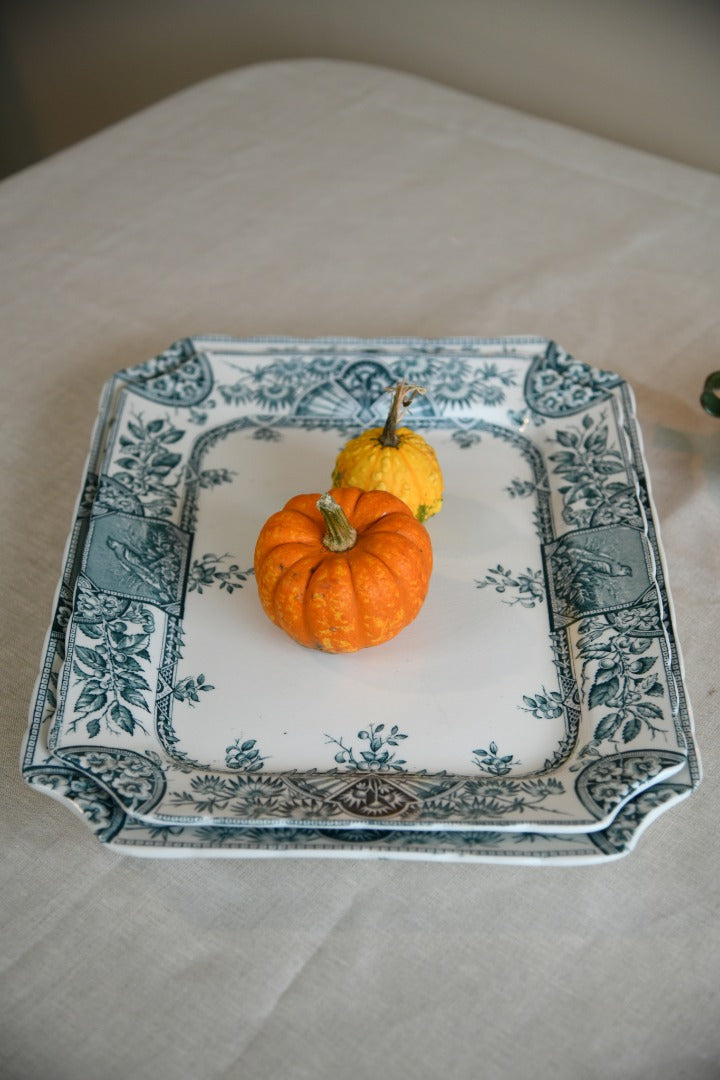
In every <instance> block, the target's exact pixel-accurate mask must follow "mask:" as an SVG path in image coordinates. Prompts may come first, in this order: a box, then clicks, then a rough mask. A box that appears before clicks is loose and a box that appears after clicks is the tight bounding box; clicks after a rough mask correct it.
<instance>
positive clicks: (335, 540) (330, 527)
mask: <svg viewBox="0 0 720 1080" xmlns="http://www.w3.org/2000/svg"><path fill="white" fill-rule="evenodd" d="M317 508H318V510H319V511H320V513H321V514H322V516H323V517H324V518H325V525H326V528H327V532H326V533H325V535H324V536H323V544H324V545H325V547H326V548H327V549H328V550H329V551H349V550H350V548H351V547H353V546H354V544H355V541H356V540H357V530H356V529H354V528H353V527H352V525H351V524H350V522H349V521H348V519H347V516H346V514H345V511H344V510H343V508H342V506H340V504H339V503H336V502H335V500H334V499H333V497H332V495H331V494H330V492H326V493H325V495H321V496H320V498H319V499H318V501H317Z"/></svg>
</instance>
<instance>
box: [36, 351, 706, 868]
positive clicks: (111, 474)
mask: <svg viewBox="0 0 720 1080" xmlns="http://www.w3.org/2000/svg"><path fill="white" fill-rule="evenodd" d="M401 376H402V377H405V378H406V379H409V380H411V381H413V382H416V383H421V384H422V385H423V386H425V387H426V389H427V394H426V395H425V396H424V397H423V398H420V399H417V400H416V402H415V403H414V405H413V409H412V411H411V414H410V416H409V417H408V418H407V419H408V422H409V423H410V424H411V425H412V426H414V427H416V428H417V429H418V430H420V431H422V432H423V433H424V434H425V435H426V437H427V438H428V439H429V441H431V442H432V444H433V445H434V447H435V449H436V451H437V454H438V458H439V460H440V464H441V466H442V469H443V474H444V478H445V503H444V507H443V509H442V511H441V513H440V514H438V515H437V516H436V517H434V518H432V519H431V520H430V521H429V522H428V523H427V527H428V529H429V532H430V534H431V537H432V542H433V547H434V552H435V569H434V572H433V577H432V581H431V587H430V591H429V594H428V598H427V600H426V603H425V606H424V607H423V609H422V611H421V613H420V615H419V616H418V618H417V619H416V620H415V622H414V623H412V624H411V625H410V626H409V627H407V628H406V629H405V630H404V631H403V632H402V633H401V634H400V635H399V636H398V637H397V638H395V639H393V640H392V641H390V642H388V643H386V644H385V645H382V646H380V647H377V648H374V649H369V650H363V651H361V652H359V653H354V654H351V655H348V656H332V655H328V654H324V653H319V652H315V651H312V650H306V649H303V648H301V647H300V646H298V645H296V644H295V643H294V642H292V641H291V640H290V639H289V638H287V637H286V636H285V635H284V634H283V633H282V631H280V630H278V628H277V627H275V626H274V625H273V624H272V623H270V622H269V620H268V619H267V618H266V616H265V615H264V613H263V612H262V610H261V608H260V605H259V601H258V598H257V592H256V589H255V584H254V581H253V577H252V559H253V550H254V545H255V540H256V538H257V534H258V532H259V530H260V527H261V526H262V524H263V522H264V521H265V520H266V519H267V517H269V516H270V514H271V513H273V512H274V511H275V510H277V509H279V508H280V507H281V506H282V505H283V504H284V503H285V502H286V501H287V499H288V498H290V497H291V496H292V495H294V494H297V493H299V492H310V491H317V492H320V491H323V490H325V489H326V488H327V487H329V486H330V474H331V471H332V466H333V463H334V460H335V457H336V455H337V452H338V450H339V449H340V448H341V446H342V445H343V444H344V442H345V441H346V440H347V439H348V438H349V437H350V436H351V435H354V434H357V433H358V432H359V431H361V430H362V429H364V428H365V427H367V426H370V425H371V424H375V423H379V422H381V421H382V419H383V418H384V415H385V412H386V410H387V402H388V399H387V394H386V393H385V390H386V388H387V387H388V386H390V385H391V384H392V383H394V382H396V381H397V379H398V378H399V377H401ZM23 770H24V772H25V775H26V777H27V779H28V780H29V781H30V782H31V783H33V784H35V785H37V786H39V787H40V788H42V789H43V790H47V791H49V792H50V793H51V794H54V795H57V796H59V797H61V798H63V799H65V800H67V801H68V802H70V803H71V804H73V805H75V806H76V807H78V806H79V807H80V808H81V810H82V812H83V813H84V814H85V816H86V817H89V819H90V820H91V821H93V822H94V824H95V825H96V828H97V830H98V833H99V835H100V836H101V838H102V839H103V840H105V841H106V842H111V843H112V844H113V845H114V846H116V847H122V850H129V851H133V852H139V853H150V854H155V853H159V852H160V851H162V852H164V853H172V854H175V853H187V852H190V853H195V852H206V851H207V852H213V853H214V852H227V853H234V854H239V853H250V852H261V853H264V852H270V853H272V852H275V851H280V850H282V851H292V852H302V853H313V852H318V853H321V854H327V853H331V854H336V853H338V852H351V853H353V854H358V853H363V854H366V853H377V854H385V855H398V856H408V857H414V856H420V857H428V856H433V855H434V856H437V857H443V858H448V857H451V858H454V857H471V858H476V857H481V858H483V859H486V858H498V857H505V858H513V859H520V860H521V861H524V860H528V859H529V860H537V859H539V860H541V861H548V859H551V858H558V859H560V860H561V861H564V860H567V859H575V860H578V859H580V860H582V859H587V858H594V859H597V858H607V857H609V856H612V855H617V854H621V853H623V852H624V851H625V850H628V849H629V847H631V846H632V844H633V843H634V841H635V839H636V837H637V836H638V835H639V832H640V831H641V829H642V827H643V825H644V824H646V823H647V822H648V821H649V820H651V819H652V818H653V817H654V816H655V815H656V814H657V813H658V812H659V811H660V809H665V808H667V807H668V806H669V805H672V804H673V803H674V802H676V801H677V800H678V799H680V798H682V797H684V796H685V795H687V794H688V793H690V792H691V791H692V790H693V788H694V787H695V786H696V785H697V783H698V781H699V765H698V761H697V756H696V753H695V749H694V745H693V737H692V724H691V718H690V713H689V706H688V702H687V698H686V694H685V689H684V684H683V677H682V668H681V659H680V655H679V651H678V646H677V642H676V639H675V631H674V626H673V620H672V611H671V606H670V601H669V597H668V592H667V584H666V580H665V568H664V565H663V558H662V554H661V550H660V545H659V539H658V536H657V530H656V526H655V523H654V520H653V510H652V505H651V501H650V495H649V491H648V483H647V477H646V470H645V465H644V461H643V457H642V450H641V447H640V444H639V434H638V431H637V425H636V422H635V418H634V410H633V402H632V395H631V393H630V390H629V388H628V387H627V385H626V384H625V383H624V382H623V381H622V380H621V379H620V378H619V377H618V376H617V375H614V374H611V373H608V372H601V371H598V370H596V369H592V368H590V367H588V366H587V365H584V364H581V363H579V362H578V361H576V360H575V359H574V358H573V357H571V356H570V355H569V354H567V353H566V352H564V351H563V350H562V349H560V348H559V347H558V346H556V345H555V344H554V343H552V342H548V341H546V340H543V339H531V338H517V339H499V340H478V339H472V340H460V339H451V340H449V341H420V340H412V339H407V340H388V341H363V340H356V339H341V340H334V339H320V340H316V341H310V340H291V339H262V340H260V339H250V340H233V339H229V338H222V337H207V338H193V339H186V340H184V341H181V342H179V343H178V344H176V345H174V346H172V347H171V348H170V349H168V351H167V352H166V353H164V354H162V355H161V356H159V357H156V358H155V359H154V360H152V361H150V362H148V363H145V364H142V365H140V366H138V367H135V368H130V369H127V370H125V371H123V372H120V373H119V374H118V375H117V376H116V377H115V378H113V379H112V380H111V381H110V382H109V383H108V385H107V386H106V387H105V390H104V392H103V395H102V399H101V405H100V413H99V417H98V421H97V424H96V427H95V431H94V435H93V442H92V446H91V451H90V455H89V459H88V466H87V473H86V477H85V482H84V485H83V489H82V492H81V495H80V498H79V501H78V505H77V512H76V517H75V524H74V528H73V531H72V535H71V538H70V541H69V544H68V550H67V552H66V558H65V565H64V570H63V577H62V581H61V584H60V586H59V590H58V596H57V601H56V607H55V613H54V619H53V624H52V627H51V629H50V631H49V634H48V639H47V644H46V649H45V653H44V657H43V667H42V671H41V674H40V678H39V681H38V686H37V690H36V694H35V698H34V701H33V706H32V710H31V718H30V725H29V731H28V736H27V740H26V746H25V751H24V758H23ZM609 838H612V839H609Z"/></svg>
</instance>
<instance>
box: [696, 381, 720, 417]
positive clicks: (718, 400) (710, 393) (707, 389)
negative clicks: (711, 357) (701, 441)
mask: <svg viewBox="0 0 720 1080" xmlns="http://www.w3.org/2000/svg"><path fill="white" fill-rule="evenodd" d="M700 404H701V405H702V407H703V409H704V410H705V412H707V413H710V415H711V416H720V371H713V373H712V375H708V377H707V379H706V380H705V385H704V387H703V391H702V394H701V395H700Z"/></svg>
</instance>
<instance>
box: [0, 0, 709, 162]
mask: <svg viewBox="0 0 720 1080" xmlns="http://www.w3.org/2000/svg"><path fill="white" fill-rule="evenodd" d="M290 57H329V58H336V59H348V60H358V61H364V62H367V63H374V64H380V65H384V66H387V67H392V68H396V69H399V70H402V71H409V72H412V73H413V74H417V75H423V76H426V77H428V78H431V79H435V80H436V81H438V82H442V83H445V84H447V85H450V86H454V87H457V88H459V89H462V90H466V91H470V92H472V93H476V94H480V95H482V96H484V97H487V98H489V99H490V100H493V101H498V102H501V103H502V104H504V105H510V106H514V107H516V108H519V109H522V110H524V111H526V112H530V113H534V114H536V115H539V116H543V117H546V118H548V119H551V120H557V121H560V122H561V123H565V124H570V125H572V126H574V127H578V128H581V129H583V130H585V131H589V132H592V133H595V134H599V135H603V136H607V137H609V138H611V139H615V140H617V141H619V142H623V143H627V144H629V145H631V146H635V147H638V148H639V149H642V150H648V151H651V152H653V153H658V154H662V155H664V156H667V157H671V158H674V159H676V160H678V161H682V162H685V163H687V164H690V165H696V166H699V167H701V168H706V169H711V170H714V171H718V172H720V0H3V4H2V5H1V6H0V176H2V175H7V174H8V173H10V172H13V171H15V170H17V169H20V168H23V167H24V166H26V165H29V164H32V163H33V162H34V161H37V160H40V159H41V158H43V157H45V156H46V155H48V154H51V153H54V152H55V151H57V150H60V149H62V148H63V147H64V146H67V145H69V144H71V143H73V142H75V141H77V140H78V139H82V138H84V137H85V136H87V135H90V134H92V133H93V132H94V131H97V130H99V129H100V128H103V127H105V126H107V125H108V124H111V123H113V122H115V121H117V120H119V119H121V118H123V117H124V116H127V115H129V114H130V113H132V112H135V111H136V110H138V109H141V108H143V107H144V106H146V105H149V104H151V103H152V102H154V101H157V100H159V99H160V98H162V97H165V96H166V95H168V94H171V93H173V92H174V91H176V90H180V89H182V88H184V87H186V86H189V85H191V84H192V83H195V82H198V81H200V80H201V79H204V78H207V77H209V76H212V75H214V74H217V73H219V72H222V71H226V70H228V69H230V68H234V67H238V66H241V65H245V64H251V63H255V62H258V61H265V60H273V59H286V58H290Z"/></svg>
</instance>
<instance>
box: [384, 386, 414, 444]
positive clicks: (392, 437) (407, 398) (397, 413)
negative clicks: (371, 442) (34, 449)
mask: <svg viewBox="0 0 720 1080" xmlns="http://www.w3.org/2000/svg"><path fill="white" fill-rule="evenodd" d="M385 392H386V393H387V394H392V396H393V399H392V403H391V405H390V411H389V412H388V418H387V420H386V421H385V427H384V428H383V430H382V434H381V435H380V442H381V443H382V445H383V446H395V447H397V446H399V445H400V438H399V436H398V433H397V426H398V424H399V423H400V421H401V419H402V418H403V416H404V415H405V413H406V412H407V411H408V409H409V408H410V406H411V405H412V403H413V401H414V400H415V398H416V397H417V396H418V394H424V393H425V387H424V386H413V385H412V384H411V383H406V382H405V381H404V380H403V379H401V380H400V382H399V383H398V384H397V386H388V387H387V389H386V391H385Z"/></svg>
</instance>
